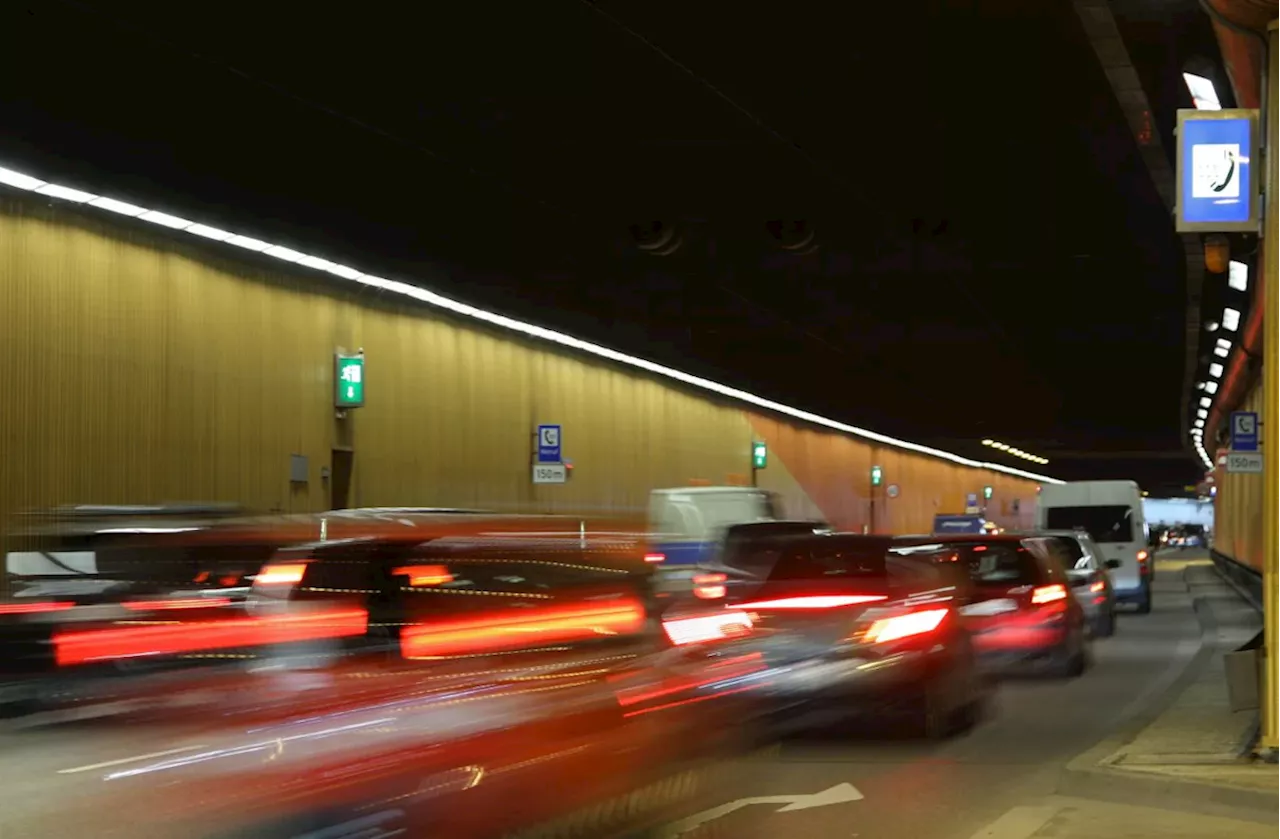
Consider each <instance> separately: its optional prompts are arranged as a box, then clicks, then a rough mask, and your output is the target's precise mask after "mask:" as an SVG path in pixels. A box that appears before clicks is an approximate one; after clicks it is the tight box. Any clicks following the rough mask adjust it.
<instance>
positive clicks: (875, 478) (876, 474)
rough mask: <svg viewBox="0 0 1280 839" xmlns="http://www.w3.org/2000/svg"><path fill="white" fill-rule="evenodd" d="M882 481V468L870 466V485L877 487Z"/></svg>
mask: <svg viewBox="0 0 1280 839" xmlns="http://www.w3.org/2000/svg"><path fill="white" fill-rule="evenodd" d="M882 483H884V470H883V469H881V468H880V467H879V466H872V467H871V485H872V486H873V487H878V486H880V484H882Z"/></svg>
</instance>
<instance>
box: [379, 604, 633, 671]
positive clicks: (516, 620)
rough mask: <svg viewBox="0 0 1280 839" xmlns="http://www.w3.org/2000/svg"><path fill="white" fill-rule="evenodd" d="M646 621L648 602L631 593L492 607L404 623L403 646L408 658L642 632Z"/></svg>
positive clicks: (470, 652) (524, 646)
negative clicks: (521, 610) (517, 609)
mask: <svg viewBox="0 0 1280 839" xmlns="http://www.w3.org/2000/svg"><path fill="white" fill-rule="evenodd" d="M644 622H645V612H644V607H643V606H642V605H641V604H640V602H639V601H636V600H631V599H620V600H615V601H611V602H609V603H597V602H585V603H574V604H569V605H565V606H553V607H548V608H543V609H534V610H530V614H525V615H521V616H519V617H511V616H510V615H507V614H506V613H498V612H492V613H486V614H483V615H479V616H477V617H474V618H465V619H461V620H453V621H444V622H434V623H430V624H418V625H416V626H409V627H405V629H404V631H403V632H402V633H401V636H400V649H401V652H402V653H403V654H404V657H405V658H444V657H448V656H455V655H479V654H484V653H493V652H498V651H501V650H509V649H521V648H529V647H538V646H549V645H551V644H563V643H567V642H571V641H581V640H586V639H592V638H602V637H607V636H610V635H630V634H633V633H636V632H639V631H640V630H641V629H642V628H643V627H644Z"/></svg>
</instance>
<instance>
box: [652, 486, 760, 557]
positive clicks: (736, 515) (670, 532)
mask: <svg viewBox="0 0 1280 839" xmlns="http://www.w3.org/2000/svg"><path fill="white" fill-rule="evenodd" d="M781 519H782V505H781V503H780V501H779V499H778V496H777V495H776V494H775V493H772V492H769V491H767V490H762V489H757V488H756V487H738V486H720V487H677V488H672V489H655V490H653V492H652V493H650V495H649V546H648V551H647V554H646V559H647V560H648V561H650V562H653V563H655V564H661V566H662V567H663V568H664V569H677V568H684V569H692V568H694V567H697V566H698V565H705V564H709V563H712V562H713V561H714V560H715V558H716V553H717V551H718V550H719V548H720V544H721V542H722V540H723V539H724V534H725V532H726V531H727V530H728V529H729V528H730V527H732V526H733V525H737V524H751V523H753V522H765V521H780V520H781Z"/></svg>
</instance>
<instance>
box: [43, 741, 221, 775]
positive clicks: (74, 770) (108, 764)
mask: <svg viewBox="0 0 1280 839" xmlns="http://www.w3.org/2000/svg"><path fill="white" fill-rule="evenodd" d="M203 748H205V746H204V745H203V744H200V745H195V746H183V747H182V748H180V749H167V750H165V751H163V752H151V753H149V754H145V755H134V756H133V757H122V758H119V759H118V760H104V761H103V762H102V763H90V764H89V765H88V766H75V767H72V768H71V769H59V770H58V774H59V775H74V774H76V773H77V772H92V771H93V770H95V769H107V768H109V767H112V766H121V765H123V764H126V763H137V762H138V761H140V760H151V759H152V758H156V757H167V756H169V755H176V754H182V753H183V752H193V751H195V750H196V749H203Z"/></svg>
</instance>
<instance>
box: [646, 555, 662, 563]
mask: <svg viewBox="0 0 1280 839" xmlns="http://www.w3.org/2000/svg"><path fill="white" fill-rule="evenodd" d="M644 561H645V562H649V563H652V564H654V565H659V564H661V563H663V562H666V561H667V555H666V554H645V555H644Z"/></svg>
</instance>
